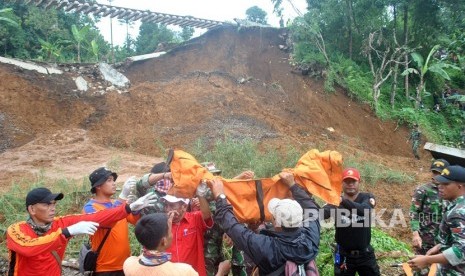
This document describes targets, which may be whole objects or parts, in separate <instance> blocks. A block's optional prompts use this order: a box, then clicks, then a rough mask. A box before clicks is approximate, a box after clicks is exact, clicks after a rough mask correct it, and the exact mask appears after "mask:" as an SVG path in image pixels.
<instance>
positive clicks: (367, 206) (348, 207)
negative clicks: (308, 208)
mask: <svg viewBox="0 0 465 276" xmlns="http://www.w3.org/2000/svg"><path fill="white" fill-rule="evenodd" d="M374 206H375V198H374V196H373V195H372V194H370V193H359V194H358V196H357V198H356V199H355V201H351V200H349V199H343V200H342V202H341V204H340V205H339V207H336V206H334V205H329V204H327V205H325V206H324V207H323V210H324V218H325V219H328V218H329V217H334V218H335V221H334V222H335V228H336V242H337V243H338V244H339V246H341V247H342V248H343V249H344V250H363V249H365V248H367V247H368V246H369V245H370V241H371V212H372V208H373V207H374Z"/></svg>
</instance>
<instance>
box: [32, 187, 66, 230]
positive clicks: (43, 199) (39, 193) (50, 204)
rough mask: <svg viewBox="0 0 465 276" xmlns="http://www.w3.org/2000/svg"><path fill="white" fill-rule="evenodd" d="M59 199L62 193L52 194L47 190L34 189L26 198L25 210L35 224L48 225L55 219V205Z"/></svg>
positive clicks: (61, 197)
mask: <svg viewBox="0 0 465 276" xmlns="http://www.w3.org/2000/svg"><path fill="white" fill-rule="evenodd" d="M61 199H63V194H62V193H58V194H53V193H52V192H51V191H50V190H49V189H47V188H43V187H41V188H35V189H32V190H31V191H30V192H29V193H28V194H27V196H26V209H27V212H28V213H29V216H30V217H31V218H32V220H33V221H34V222H35V223H36V224H38V225H44V224H48V223H51V222H52V221H53V219H54V218H55V205H56V203H57V201H58V200H61Z"/></svg>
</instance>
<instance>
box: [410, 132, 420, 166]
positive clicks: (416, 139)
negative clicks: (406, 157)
mask: <svg viewBox="0 0 465 276" xmlns="http://www.w3.org/2000/svg"><path fill="white" fill-rule="evenodd" d="M420 136H421V132H420V131H419V130H418V127H414V128H413V129H412V132H411V133H410V137H409V138H408V139H409V141H410V140H411V141H412V151H413V155H414V156H415V158H416V159H420V156H419V155H418V147H419V146H420Z"/></svg>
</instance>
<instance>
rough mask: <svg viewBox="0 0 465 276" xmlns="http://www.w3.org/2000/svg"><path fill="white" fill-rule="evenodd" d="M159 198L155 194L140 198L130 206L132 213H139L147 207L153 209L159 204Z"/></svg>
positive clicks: (151, 193)
mask: <svg viewBox="0 0 465 276" xmlns="http://www.w3.org/2000/svg"><path fill="white" fill-rule="evenodd" d="M157 200H158V198H157V195H156V194H155V193H154V192H150V193H148V194H146V195H145V196H143V197H140V198H139V199H137V200H136V201H134V202H133V203H131V204H130V205H129V208H130V209H131V211H132V212H137V211H140V210H142V209H144V208H145V207H152V206H155V203H156V202H157Z"/></svg>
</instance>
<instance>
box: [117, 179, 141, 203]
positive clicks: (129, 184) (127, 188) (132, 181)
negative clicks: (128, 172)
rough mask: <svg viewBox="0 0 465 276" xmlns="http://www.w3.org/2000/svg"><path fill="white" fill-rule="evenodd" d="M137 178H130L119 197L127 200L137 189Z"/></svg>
mask: <svg viewBox="0 0 465 276" xmlns="http://www.w3.org/2000/svg"><path fill="white" fill-rule="evenodd" d="M136 183H137V178H136V177H135V176H131V177H129V178H128V179H127V180H126V182H124V185H123V190H122V191H121V194H120V195H119V198H121V199H124V200H127V199H128V196H129V195H130V194H131V192H133V191H134V189H135V188H136Z"/></svg>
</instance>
